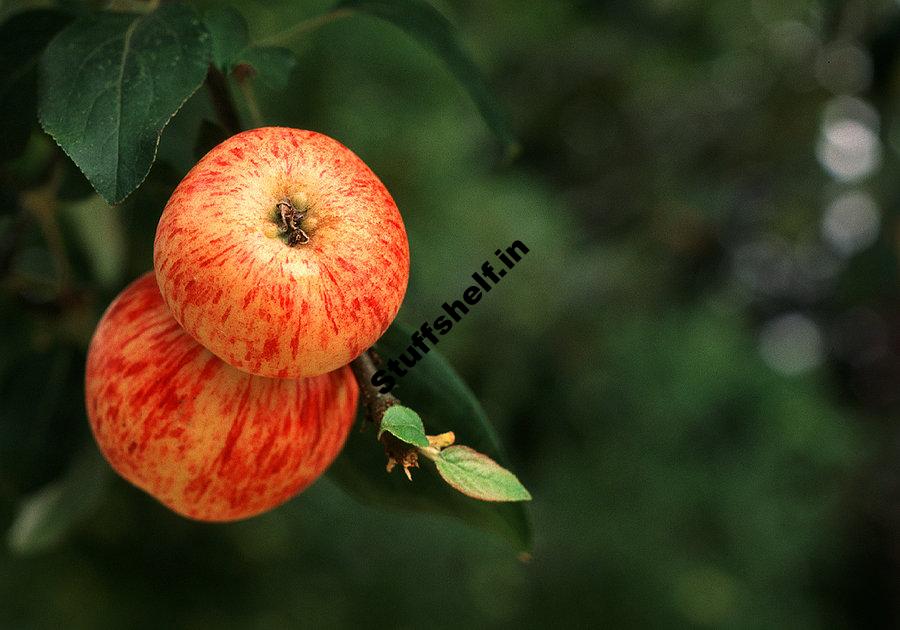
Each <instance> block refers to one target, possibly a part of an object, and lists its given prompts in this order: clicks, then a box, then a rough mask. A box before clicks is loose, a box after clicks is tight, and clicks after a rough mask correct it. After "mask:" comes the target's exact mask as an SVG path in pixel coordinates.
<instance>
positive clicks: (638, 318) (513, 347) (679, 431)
mask: <svg viewBox="0 0 900 630" xmlns="http://www.w3.org/2000/svg"><path fill="white" fill-rule="evenodd" d="M212 4H214V3H212V2H208V3H200V5H201V7H202V6H211V5H212ZM232 4H233V5H234V6H236V7H237V8H239V9H240V10H241V12H242V13H244V15H245V16H246V17H247V19H248V21H249V23H250V25H251V32H252V34H253V36H254V37H257V38H262V37H267V36H270V35H272V34H273V33H277V32H279V31H281V30H283V29H284V28H286V26H287V25H289V24H292V23H295V22H297V21H299V20H300V19H303V18H305V17H309V16H313V15H316V14H318V13H321V12H323V11H325V10H326V9H327V8H328V7H329V6H330V4H331V3H330V2H327V1H311V0H310V1H308V2H303V3H295V2H262V1H261V0H260V1H250V0H247V1H244V2H236V3H232ZM434 4H435V6H436V7H437V8H439V9H440V11H441V12H442V13H443V14H444V15H446V16H448V17H449V18H450V19H451V21H452V22H453V23H454V24H456V25H457V26H458V28H459V31H460V37H461V38H462V40H463V43H464V45H465V47H466V48H467V49H468V50H469V51H470V52H471V53H472V54H473V56H474V58H475V59H476V61H477V63H478V65H479V66H480V67H481V68H482V69H483V70H484V72H485V73H486V76H487V77H488V81H489V83H490V85H491V86H492V88H493V89H494V90H495V92H496V94H497V96H498V98H499V100H500V101H501V102H502V103H503V104H504V106H505V108H506V109H507V110H508V111H509V113H510V118H511V121H512V124H513V126H514V128H515V130H516V131H517V133H518V134H519V136H520V138H521V140H522V144H523V151H522V153H521V155H520V156H519V157H518V158H517V159H516V160H514V161H513V162H511V163H505V162H504V161H503V160H502V159H501V158H502V156H501V150H500V147H499V145H498V143H497V141H496V140H495V138H493V137H492V135H491V133H490V131H489V130H488V128H487V127H486V126H485V124H484V122H483V121H482V120H481V118H480V117H479V115H478V112H477V110H476V108H475V107H474V106H473V104H472V102H471V101H470V100H469V98H468V97H467V95H466V93H465V92H464V91H463V89H462V88H461V87H460V86H459V85H458V84H457V83H456V82H455V81H454V80H453V78H452V77H451V75H450V73H449V72H448V71H447V69H446V68H445V66H444V65H443V64H442V62H441V61H440V60H439V59H438V58H436V57H435V56H434V55H432V54H431V53H430V52H428V51H427V50H425V49H423V48H422V47H421V46H420V45H419V44H418V43H416V42H415V41H413V40H411V39H410V38H409V37H408V36H407V35H405V34H404V33H403V32H402V31H400V30H398V29H397V28H395V27H392V26H390V25H388V24H386V23H384V22H380V21H377V20H374V19H370V18H364V17H354V18H352V19H348V20H342V21H339V22H335V23H333V24H328V25H326V26H323V27H322V28H321V29H319V30H317V31H315V32H311V33H308V34H305V35H303V36H301V37H297V38H296V39H294V40H292V41H291V46H292V47H293V48H294V49H295V50H296V51H297V53H298V54H299V59H300V63H299V65H298V67H297V68H296V70H295V71H294V73H293V76H292V80H291V85H290V86H289V88H288V89H287V90H285V91H278V92H276V91H270V90H267V89H266V88H265V87H264V86H258V87H257V98H258V100H259V106H260V109H261V111H262V114H263V116H264V117H265V119H266V121H267V122H269V123H272V124H281V125H289V126H294V127H301V128H309V129H315V130H318V131H321V132H323V133H326V134H329V135H332V136H334V137H336V138H338V139H339V140H340V141H342V142H343V143H344V144H346V145H348V146H349V147H351V148H352V149H353V150H354V151H356V152H357V153H358V154H359V155H360V156H361V157H362V158H363V159H364V160H365V161H366V162H367V163H368V164H369V165H370V166H371V167H372V168H373V170H374V171H375V172H376V173H378V175H379V176H380V177H381V178H382V180H383V181H384V182H385V184H386V185H387V187H388V189H389V190H390V191H391V192H392V194H393V196H394V198H395V199H396V201H397V203H398V205H399V206H400V208H401V211H402V212H403V215H404V219H405V221H406V224H407V228H408V230H409V237H410V246H411V252H412V275H411V279H410V286H409V291H408V295H407V299H406V302H405V304H404V307H403V310H402V311H401V315H400V320H401V321H404V322H407V323H409V324H413V325H417V324H418V323H419V322H421V321H424V320H426V319H429V320H430V319H433V317H434V315H435V312H436V311H437V310H438V309H439V308H440V304H441V303H442V302H443V301H444V300H446V299H449V298H452V297H455V296H458V295H459V294H461V292H462V290H463V289H464V288H465V287H466V286H468V284H469V281H468V279H467V278H468V276H469V274H470V273H471V272H472V271H474V270H475V269H477V268H478V267H479V266H480V264H481V262H482V261H483V260H485V259H487V258H489V257H491V256H492V252H493V251H494V249H495V248H497V247H501V246H505V245H507V244H508V243H510V242H511V241H513V240H516V239H521V240H522V241H524V242H525V243H526V244H527V245H528V246H529V247H530V249H531V253H530V254H529V255H528V256H527V257H526V258H525V259H524V260H523V262H522V263H520V264H519V265H518V266H517V267H516V269H515V271H514V272H513V273H511V274H510V275H509V276H508V277H507V279H506V280H505V281H504V282H503V283H502V284H501V285H500V286H499V287H498V288H497V290H495V291H492V292H491V293H490V294H489V295H487V296H486V297H485V299H484V300H483V301H482V302H481V303H480V304H479V305H478V306H477V307H476V308H474V309H473V311H472V313H471V314H470V315H469V316H468V317H467V318H466V319H465V320H464V321H463V323H462V324H460V325H458V326H456V327H455V328H454V330H453V333H452V334H451V335H448V336H447V337H446V339H445V340H443V342H442V343H441V346H440V349H441V351H442V352H443V353H444V354H445V355H446V356H447V358H448V359H449V360H450V361H451V362H452V363H453V365H454V366H455V367H456V368H457V369H458V370H459V372H460V373H461V374H462V375H463V377H464V378H465V379H466V381H467V382H468V383H469V385H470V386H471V387H472V389H473V390H474V391H475V392H476V394H477V395H478V396H479V398H480V400H481V401H482V403H483V404H484V406H485V409H486V410H487V412H488V415H489V416H490V417H491V418H492V420H493V422H494V423H495V425H496V427H497V429H498V430H499V432H500V434H501V436H502V438H503V442H504V444H505V446H506V449H507V451H508V454H509V456H510V458H511V461H512V464H513V468H514V470H515V471H516V472H517V473H518V475H519V476H520V478H521V479H522V480H523V482H524V483H525V484H526V486H528V488H529V489H530V490H531V492H532V494H533V495H534V501H533V503H532V504H531V506H530V507H531V512H532V516H533V527H534V534H535V542H534V548H533V550H532V554H531V555H532V557H531V559H530V561H525V560H524V559H523V558H521V557H519V554H518V553H517V550H515V549H513V548H511V547H510V546H509V545H508V544H506V543H505V542H504V541H503V540H501V539H499V538H495V537H492V536H490V535H489V534H485V533H482V532H480V531H478V530H475V529H472V528H470V527H468V526H466V525H465V524H463V523H461V522H459V521H457V520H453V519H449V518H443V517H438V516H432V515H423V514H417V513H411V512H410V513H407V512H395V511H388V510H385V509H383V508H380V507H377V506H371V505H363V504H361V503H359V502H357V501H356V500H355V499H353V498H351V497H349V496H348V495H347V494H345V492H344V491H343V490H342V489H341V488H340V487H339V486H338V485H337V484H336V483H335V482H334V481H333V480H331V479H329V478H328V477H325V478H323V479H322V480H321V481H320V482H318V483H316V484H315V485H314V486H313V487H312V488H311V489H310V490H308V491H307V492H305V493H304V494H302V495H301V496H300V497H298V498H297V499H296V500H294V501H292V502H290V503H288V504H287V505H285V506H284V507H282V508H280V509H277V510H275V511H273V512H271V513H269V514H266V515H264V516H261V517H258V518H255V519H252V520H249V521H246V522H241V523H235V524H229V525H205V524H197V523H193V522H189V521H187V520H184V519H182V518H180V517H178V516H176V515H175V514H173V513H170V512H168V511H167V510H165V509H164V508H162V507H161V506H160V505H158V504H157V503H156V502H155V501H154V500H152V499H151V498H149V497H148V496H146V495H144V494H143V493H141V492H139V491H137V490H136V489H134V488H132V487H130V486H129V485H127V484H126V483H125V482H124V481H122V480H120V479H118V478H111V477H107V476H105V475H104V476H101V477H98V476H97V474H96V468H97V466H96V464H95V463H94V462H92V456H91V454H92V453H93V452H94V451H93V449H94V447H93V446H92V442H91V439H90V433H89V430H88V425H87V421H86V418H85V411H84V404H83V400H82V396H83V389H82V378H83V364H84V354H85V350H86V348H87V344H88V341H89V338H90V334H91V331H92V329H93V326H94V324H95V323H96V321H97V319H98V318H99V316H100V314H101V313H102V311H103V309H104V308H105V306H106V305H107V304H108V303H109V301H110V300H111V299H112V297H113V296H114V295H115V294H116V293H117V292H118V291H119V290H120V289H121V288H122V287H123V286H124V285H125V284H126V283H127V282H129V281H130V280H132V279H134V278H135V277H136V276H138V275H139V274H140V273H142V272H144V271H145V270H147V269H149V268H150V266H151V249H152V239H153V234H154V230H155V225H156V222H157V220H158V217H159V214H160V212H161V210H162V207H163V205H164V203H165V201H166V199H167V198H168V195H169V193H170V192H171V190H172V188H173V187H174V186H175V184H177V182H178V181H179V179H180V177H181V176H182V175H183V174H184V172H186V170H187V168H189V167H190V165H191V163H192V162H193V160H194V159H195V157H194V153H193V148H194V146H195V144H196V143H197V140H196V139H197V134H198V127H199V125H200V123H201V121H202V120H203V119H204V117H209V118H211V117H212V110H211V108H210V106H209V104H208V94H207V92H206V91H204V90H200V91H198V92H197V93H196V95H195V96H194V97H193V98H192V99H191V100H190V101H189V102H188V103H187V104H186V105H185V107H184V108H183V110H182V111H181V112H180V113H179V114H178V115H177V116H176V117H175V119H173V121H172V123H171V124H170V126H169V127H168V128H167V130H166V131H165V132H164V134H163V139H162V144H161V146H160V151H159V161H158V162H157V163H156V165H155V166H154V167H153V170H152V172H151V174H150V177H149V178H148V180H147V182H145V184H144V186H143V187H142V188H141V189H139V191H138V192H137V193H135V194H134V195H132V196H131V197H130V198H129V199H128V200H127V201H126V202H125V203H124V204H122V205H121V206H119V207H116V208H109V207H107V206H106V205H105V204H104V203H103V202H102V201H100V200H99V199H98V198H97V197H95V196H93V195H92V194H91V191H90V189H89V187H88V185H87V184H86V183H85V182H84V180H83V178H82V177H81V176H80V175H79V174H78V172H77V170H75V168H74V167H73V166H72V165H71V164H69V163H68V162H67V161H66V160H62V161H61V162H60V161H59V160H57V158H55V157H54V156H55V155H57V152H56V151H55V149H54V145H53V143H52V141H51V140H49V139H48V138H47V137H46V136H44V135H42V134H41V133H40V132H38V131H37V130H35V132H34V133H33V135H32V138H31V140H30V142H29V144H28V148H27V150H26V152H25V154H24V155H19V156H11V157H6V158H5V159H4V161H3V162H2V166H0V179H2V191H0V194H2V198H3V202H4V203H3V204H2V205H3V206H4V207H3V212H2V215H0V254H2V255H0V270H2V285H0V286H2V293H0V313H2V315H0V528H2V529H3V530H4V531H6V532H7V534H6V538H5V540H4V544H3V546H2V549H0V627H2V628H60V627H65V628H123V627H129V628H169V627H172V628H261V629H262V628H287V627H311V628H338V627H358V626H366V627H369V626H371V627H389V628H416V627H438V628H443V627H479V628H480V627H497V628H505V627H523V626H524V627H549V626H552V627H557V626H558V627H615V628H619V627H622V628H632V627H635V628H643V627H666V628H668V627H715V628H720V627H723V628H756V627H765V628H771V627H784V628H805V627H812V628H814V627H860V628H874V627H896V626H897V625H898V624H900V606H898V602H900V551H898V550H900V472H898V470H900V469H898V466H897V461H898V455H900V424H898V420H900V417H898V411H900V301H898V278H897V272H898V257H897V245H898V240H900V226H898V222H897V215H898V213H897V209H898V204H900V185H898V181H900V180H898V178H897V173H898V167H900V159H898V157H900V156H898V151H900V118H898V114H900V94H898V89H900V3H898V2H895V1H893V0H871V1H861V0H853V1H846V2H836V1H824V0H717V1H716V2H701V1H696V0H634V1H632V2H597V3H589V2H574V1H560V0H545V1H535V2H527V3H525V2H516V1H513V0H500V1H490V2H487V1H479V0H442V1H438V2H435V3H434ZM20 5H21V3H17V5H16V6H13V5H3V6H4V9H3V11H4V13H7V14H8V13H9V12H11V11H15V10H16V9H17V8H18V6H20ZM236 95H237V96H238V97H239V96H240V94H239V92H236ZM239 102H241V101H240V99H239ZM241 106H242V107H244V105H241ZM48 160H49V161H56V162H58V163H61V164H62V166H60V167H59V168H60V169H62V170H61V172H62V175H61V176H60V180H59V181H57V182H56V183H55V185H58V191H57V196H58V197H59V201H58V202H53V201H50V202H47V201H46V200H41V199H40V198H39V199H38V202H37V203H36V202H35V199H36V197H35V196H36V195H40V194H42V193H41V192H40V191H41V190H45V189H44V188H41V187H42V186H45V182H44V180H43V179H42V177H43V173H45V169H44V167H43V166H41V165H45V164H46V163H47V162H48ZM36 165H38V166H36ZM35 190H38V192H35ZM33 208H38V210H34V209H33ZM41 208H43V209H44V210H43V211H42V210H41ZM372 474H373V475H377V474H382V471H381V470H380V469H377V470H373V471H372ZM394 474H398V473H396V472H395V473H394ZM419 474H421V475H425V474H431V473H429V472H428V471H425V470H423V471H420V472H419ZM413 483H415V482H413ZM72 488H77V491H76V492H72ZM60 493H68V496H71V495H74V497H75V498H74V500H73V499H69V501H70V503H69V504H68V505H67V511H68V513H69V515H70V516H71V514H75V515H76V516H77V518H70V520H71V521H72V523H71V526H70V525H69V524H67V521H66V519H63V518H60V519H59V521H58V522H59V531H48V532H45V537H46V540H45V541H44V542H40V540H39V541H38V543H37V544H36V543H34V542H32V543H30V544H25V543H23V531H25V530H27V527H28V522H27V518H37V516H39V515H40V511H41V509H45V507H42V506H46V505H48V504H49V503H51V502H52V501H51V499H52V498H54V497H56V496H58V495H59V494H60ZM26 501H27V504H26V503H23V502H26ZM57 504H58V502H57ZM23 505H27V507H28V509H29V510H30V511H31V512H29V514H26V518H25V522H24V524H23V518H22V515H21V513H20V511H21V510H22V509H23V507H22V506H23ZM17 515H19V519H18V520H16V517H17ZM45 520H46V519H45ZM50 520H51V522H57V521H56V520H54V519H50ZM14 521H15V522H16V523H17V525H16V526H15V527H14V526H13V523H14ZM10 528H12V529H10Z"/></svg>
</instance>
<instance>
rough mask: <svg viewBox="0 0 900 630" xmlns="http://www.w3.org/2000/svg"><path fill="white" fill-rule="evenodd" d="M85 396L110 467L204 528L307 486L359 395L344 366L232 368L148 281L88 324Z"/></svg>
mask: <svg viewBox="0 0 900 630" xmlns="http://www.w3.org/2000/svg"><path fill="white" fill-rule="evenodd" d="M85 392H86V403H87V412H88V417H89V419H90V423H91V428H92V430H93V433H94V436H95V438H96V440H97V443H98V445H99V446H100V449H101V451H102V452H103V454H104V456H105V457H106V459H107V460H108V461H109V463H110V464H111V465H112V467H113V468H114V469H115V470H116V471H117V472H118V473H119V474H121V475H122V476H123V477H124V478H125V479H127V480H128V481H130V482H131V483H133V484H135V485H136V486H138V487H139V488H141V489H143V490H145V491H146V492H148V493H149V494H151V495H152V496H154V497H155V498H156V499H158V500H159V501H160V502H162V503H163V504H165V505H166V506H168V507H169V508H171V509H172V510H174V511H176V512H178V513H180V514H183V515H185V516H188V517H190V518H194V519H198V520H204V521H230V520H237V519H242V518H247V517H250V516H253V515H256V514H259V513H261V512H265V511H267V510H269V509H271V508H274V507H276V506H278V505H280V504H281V503H283V502H285V501H287V500H288V499H290V498H291V497H293V496H294V495H296V494H297V493H298V492H300V491H301V490H303V489H304V488H306V487H307V486H308V485H309V484H311V483H312V482H313V481H314V480H315V479H316V478H318V477H319V476H320V475H321V474H322V473H323V472H324V471H325V469H326V468H328V466H329V465H330V464H331V462H332V461H333V460H334V458H335V457H336V456H337V454H338V453H339V452H340V450H341V448H342V447H343V444H344V441H345V439H346V437H347V433H348V432H349V429H350V427H351V425H352V423H353V419H354V416H355V410H356V402H357V396H358V388H357V385H356V382H355V381H354V379H353V375H352V372H351V370H350V368H349V367H343V368H340V369H338V370H335V371H332V372H329V373H327V374H323V375H320V376H315V377H310V378H301V379H293V380H289V379H278V378H266V377H261V376H254V375H251V374H247V373H245V372H241V371H239V370H237V369H235V368H233V367H231V366H230V365H228V364H227V363H225V362H223V361H222V360H221V359H219V358H218V357H217V356H215V355H214V354H212V353H211V352H209V351H208V350H207V349H206V348H204V347H203V346H201V345H200V344H199V343H197V342H196V341H195V340H194V339H193V338H192V337H191V336H190V335H188V334H187V333H186V332H185V331H184V330H183V329H182V328H181V326H179V325H178V322H176V321H175V319H174V318H173V317H172V315H171V314H170V312H169V310H168V308H167V306H166V305H165V303H164V301H163V299H162V296H161V294H160V292H159V288H158V286H157V283H156V279H155V277H154V275H153V274H152V273H148V274H146V275H144V276H142V277H141V278H139V279H138V280H136V281H135V282H134V283H132V284H131V285H130V286H129V287H127V288H126V289H125V290H124V291H123V292H122V293H121V294H120V295H119V296H118V297H117V298H116V299H115V300H114V301H113V303H112V304H111V305H110V307H109V308H108V309H107V311H106V313H105V314H104V316H103V318H102V320H101V321H100V323H99V325H98V326H97V330H96V332H95V334H94V337H93V339H92V341H91V347H90V350H89V352H88V361H87V372H86V383H85Z"/></svg>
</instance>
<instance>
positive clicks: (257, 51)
mask: <svg viewBox="0 0 900 630" xmlns="http://www.w3.org/2000/svg"><path fill="white" fill-rule="evenodd" d="M203 21H204V22H205V23H206V28H207V29H208V30H209V33H210V35H211V36H212V51H213V60H214V61H215V64H216V66H217V67H218V68H219V69H220V70H221V71H222V72H224V73H225V74H230V73H231V72H232V71H233V70H234V68H235V67H236V66H238V65H239V64H247V65H249V66H251V67H252V68H253V69H254V70H255V71H256V73H257V74H258V75H259V79H260V81H262V82H263V83H265V84H266V85H267V86H269V87H270V88H272V89H274V90H283V89H284V88H285V87H287V84H288V79H289V78H290V76H291V72H292V71H293V70H294V67H295V66H296V65H297V56H296V55H295V54H294V53H293V51H291V50H288V49H287V48H279V47H275V46H253V45H251V44H250V36H249V34H248V28H247V22H246V21H245V20H244V17H243V16H242V15H241V14H240V13H239V12H238V11H237V10H236V9H234V8H232V7H228V6H224V7H216V8H214V9H210V10H209V11H207V12H206V13H205V14H204V15H203Z"/></svg>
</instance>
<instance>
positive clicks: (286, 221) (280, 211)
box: [275, 198, 309, 247]
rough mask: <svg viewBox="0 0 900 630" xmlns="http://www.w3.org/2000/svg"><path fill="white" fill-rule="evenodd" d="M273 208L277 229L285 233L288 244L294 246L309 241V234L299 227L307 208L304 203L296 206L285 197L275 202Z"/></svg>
mask: <svg viewBox="0 0 900 630" xmlns="http://www.w3.org/2000/svg"><path fill="white" fill-rule="evenodd" d="M275 210H276V217H275V221H276V223H278V229H279V230H281V232H282V234H284V235H285V237H286V239H287V244H288V245H290V246H291V247H296V246H297V245H304V244H305V243H308V242H309V235H308V234H307V233H306V232H304V231H303V228H302V227H301V224H302V223H303V217H305V216H306V211H307V210H308V208H307V207H306V205H303V206H302V207H299V208H298V207H297V206H295V205H294V202H292V201H291V200H290V199H287V198H285V199H282V200H281V201H279V202H278V203H277V204H275Z"/></svg>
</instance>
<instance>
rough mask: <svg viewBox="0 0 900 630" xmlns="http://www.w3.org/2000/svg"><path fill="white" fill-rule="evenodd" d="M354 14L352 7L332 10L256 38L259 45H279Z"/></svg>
mask: <svg viewBox="0 0 900 630" xmlns="http://www.w3.org/2000/svg"><path fill="white" fill-rule="evenodd" d="M352 14H353V11H351V10H350V9H337V10H335V11H330V12H328V13H323V14H322V15H317V16H315V17H311V18H309V19H306V20H302V21H300V22H297V23H296V24H294V25H293V26H291V27H290V28H287V29H285V30H283V31H279V32H278V33H275V34H274V35H270V36H268V37H264V38H262V39H258V40H256V45H257V46H278V45H282V44H285V43H287V42H288V41H290V40H291V39H293V38H294V37H296V36H297V35H302V34H303V33H308V32H309V31H314V30H316V29H317V28H319V27H320V26H324V25H326V24H329V23H330V22H334V21H335V20H339V19H341V18H345V17H349V16H350V15H352Z"/></svg>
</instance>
